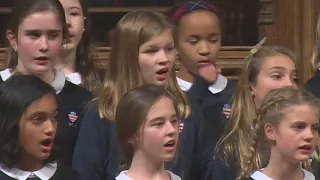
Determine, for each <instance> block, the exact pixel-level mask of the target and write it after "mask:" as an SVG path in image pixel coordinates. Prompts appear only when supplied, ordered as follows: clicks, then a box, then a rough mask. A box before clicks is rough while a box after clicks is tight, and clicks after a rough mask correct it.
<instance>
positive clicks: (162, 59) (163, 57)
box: [158, 50, 169, 65]
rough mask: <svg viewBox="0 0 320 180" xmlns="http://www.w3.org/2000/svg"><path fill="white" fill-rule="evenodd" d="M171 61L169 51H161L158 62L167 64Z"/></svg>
mask: <svg viewBox="0 0 320 180" xmlns="http://www.w3.org/2000/svg"><path fill="white" fill-rule="evenodd" d="M168 62H169V58H168V55H167V53H166V52H165V51H164V50H161V51H159V55H158V63H159V64H160V65H166V64H167V63H168Z"/></svg>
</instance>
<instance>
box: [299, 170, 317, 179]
mask: <svg viewBox="0 0 320 180" xmlns="http://www.w3.org/2000/svg"><path fill="white" fill-rule="evenodd" d="M302 172H303V174H304V178H303V180H315V177H314V175H313V174H312V173H311V172H309V171H307V170H305V169H302Z"/></svg>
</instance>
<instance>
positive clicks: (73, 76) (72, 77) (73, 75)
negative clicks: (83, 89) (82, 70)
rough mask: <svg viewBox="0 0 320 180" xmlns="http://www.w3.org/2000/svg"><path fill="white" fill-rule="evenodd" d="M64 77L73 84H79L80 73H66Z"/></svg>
mask: <svg viewBox="0 0 320 180" xmlns="http://www.w3.org/2000/svg"><path fill="white" fill-rule="evenodd" d="M66 77H67V80H68V81H70V82H72V83H73V84H75V85H79V84H81V75H80V74H79V73H77V72H75V73H71V74H67V75H66Z"/></svg>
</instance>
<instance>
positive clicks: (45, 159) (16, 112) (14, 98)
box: [0, 75, 77, 180]
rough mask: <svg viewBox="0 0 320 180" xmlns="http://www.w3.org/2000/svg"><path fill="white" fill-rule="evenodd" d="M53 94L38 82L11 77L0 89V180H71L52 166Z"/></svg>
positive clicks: (55, 116) (70, 175) (61, 168)
mask: <svg viewBox="0 0 320 180" xmlns="http://www.w3.org/2000/svg"><path fill="white" fill-rule="evenodd" d="M57 121H58V104H57V95H56V92H55V90H54V89H53V88H52V86H50V85H49V84H47V83H45V82H43V81H42V80H41V79H39V78H37V77H35V76H30V75H15V76H12V77H11V78H9V79H8V80H7V81H5V82H4V83H2V84H1V85H0V126H1V128H0V180H10V179H19V180H25V179H40V180H48V179H52V180H64V179H65V180H74V179H77V174H76V173H75V172H74V171H73V170H72V169H71V168H69V167H65V166H63V165H62V164H59V163H57V162H55V160H56V153H55V145H54V139H55V135H56V129H57V123H58V122H57Z"/></svg>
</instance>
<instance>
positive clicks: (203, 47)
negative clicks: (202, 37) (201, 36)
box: [198, 42, 210, 56]
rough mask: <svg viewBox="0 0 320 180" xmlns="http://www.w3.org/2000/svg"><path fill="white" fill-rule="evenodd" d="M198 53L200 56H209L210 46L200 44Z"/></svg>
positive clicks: (203, 43)
mask: <svg viewBox="0 0 320 180" xmlns="http://www.w3.org/2000/svg"><path fill="white" fill-rule="evenodd" d="M198 53H199V54H200V55H202V56H207V55H209V54H210V46H209V45H208V43H206V42H200V43H199V47H198Z"/></svg>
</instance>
